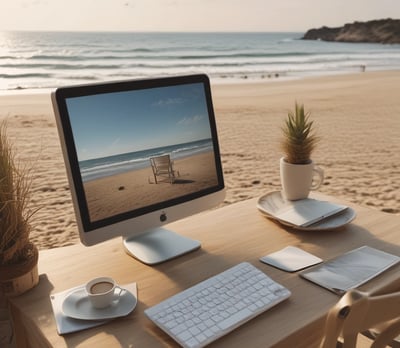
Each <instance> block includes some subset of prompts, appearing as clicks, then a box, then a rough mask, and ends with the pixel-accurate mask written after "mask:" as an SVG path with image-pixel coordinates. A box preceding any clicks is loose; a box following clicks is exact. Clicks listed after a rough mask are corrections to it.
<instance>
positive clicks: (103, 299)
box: [85, 277, 125, 308]
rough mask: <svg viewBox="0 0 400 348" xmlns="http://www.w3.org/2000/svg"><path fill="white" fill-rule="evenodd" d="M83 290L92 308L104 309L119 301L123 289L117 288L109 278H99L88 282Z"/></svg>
mask: <svg viewBox="0 0 400 348" xmlns="http://www.w3.org/2000/svg"><path fill="white" fill-rule="evenodd" d="M85 290H86V293H87V296H88V298H89V300H90V302H91V303H92V306H93V307H94V308H106V307H108V306H110V305H111V304H112V303H113V302H114V301H119V298H120V296H121V295H122V294H123V292H124V291H125V289H123V288H121V287H120V286H118V284H117V283H116V282H115V280H114V279H112V278H110V277H99V278H95V279H92V280H90V281H89V282H88V283H87V284H86V286H85Z"/></svg>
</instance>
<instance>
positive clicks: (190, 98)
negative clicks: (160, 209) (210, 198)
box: [66, 83, 218, 222]
mask: <svg viewBox="0 0 400 348" xmlns="http://www.w3.org/2000/svg"><path fill="white" fill-rule="evenodd" d="M66 105H67V109H68V113H69V115H70V122H71V130H72V134H73V140H74V144H75V149H76V153H77V157H78V163H79V170H80V175H81V179H82V184H83V188H84V194H85V199H86V205H87V210H88V214H89V219H90V221H91V222H97V221H100V220H103V219H107V218H109V217H114V216H117V215H119V214H124V213H126V212H136V213H137V215H140V214H141V213H142V212H143V209H149V208H150V209H151V208H152V207H153V208H156V207H157V205H160V203H163V206H165V205H167V206H168V202H171V205H172V204H174V203H176V201H177V200H179V199H181V198H182V197H186V196H188V195H191V194H195V193H201V192H203V191H204V192H205V191H207V190H208V189H210V188H212V187H215V186H217V185H218V176H217V169H216V164H215V156H214V152H213V142H212V134H211V127H210V124H209V115H208V108H207V102H206V98H205V92H204V86H203V84H201V83H193V84H185V85H176V86H165V87H156V88H148V89H138V90H129V91H122V92H114V93H103V94H102V93H100V94H93V95H89V96H81V97H71V98H67V100H66ZM162 155H169V158H170V163H169V166H170V168H171V171H172V178H171V174H167V175H165V173H164V175H161V176H156V175H154V174H155V172H154V170H153V168H152V165H151V160H150V159H151V158H155V157H159V156H162Z"/></svg>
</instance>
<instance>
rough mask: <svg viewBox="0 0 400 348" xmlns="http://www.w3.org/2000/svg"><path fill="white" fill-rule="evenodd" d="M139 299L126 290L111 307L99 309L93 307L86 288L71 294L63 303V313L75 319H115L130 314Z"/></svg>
mask: <svg viewBox="0 0 400 348" xmlns="http://www.w3.org/2000/svg"><path fill="white" fill-rule="evenodd" d="M136 303H137V299H136V297H135V296H133V294H132V293H131V292H130V291H128V290H125V291H124V293H123V294H122V295H121V297H120V298H119V301H118V302H117V301H115V302H113V303H112V304H111V305H110V306H109V307H106V308H102V309H97V308H94V307H92V305H91V303H90V300H89V298H88V297H87V294H86V291H85V289H84V288H82V289H79V290H76V291H74V292H72V293H71V294H69V295H68V296H67V297H66V298H65V299H64V302H63V304H62V311H63V313H64V314H65V315H66V316H68V317H70V318H74V319H81V320H104V319H114V318H118V317H123V316H125V315H128V314H129V313H130V312H132V311H133V309H134V308H135V307H136Z"/></svg>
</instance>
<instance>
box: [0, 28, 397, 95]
mask: <svg viewBox="0 0 400 348" xmlns="http://www.w3.org/2000/svg"><path fill="white" fill-rule="evenodd" d="M302 35H303V33H136V32H131V33H128V32H124V33H115V32H3V33H0V91H1V90H13V89H37V88H55V87H59V86H65V85H72V84H82V83H94V82H101V81H111V80H124V79H137V78H148V77H155V76H169V75H181V74H192V73H206V74H208V75H209V76H210V78H211V81H212V82H213V83H224V82H242V81H262V80H267V79H270V80H276V79H291V78H301V77H305V76H312V75H328V74H339V73H350V72H358V71H361V70H362V67H363V66H364V67H365V68H366V69H367V70H368V71H370V70H390V69H399V68H400V45H382V44H364V43H334V42H323V41H305V40H300V38H301V37H302Z"/></svg>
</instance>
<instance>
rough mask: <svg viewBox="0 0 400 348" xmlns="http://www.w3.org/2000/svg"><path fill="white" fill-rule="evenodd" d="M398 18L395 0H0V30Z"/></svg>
mask: <svg viewBox="0 0 400 348" xmlns="http://www.w3.org/2000/svg"><path fill="white" fill-rule="evenodd" d="M389 17H390V18H396V19H399V18H400V1H399V0H0V30H1V31H7V30H51V31H53V30H57V31H60V30H61V31H275V32H276V31H296V32H304V31H306V30H308V29H310V28H317V27H321V26H323V25H326V26H330V27H335V26H341V25H343V24H345V23H349V22H354V21H366V20H372V19H381V18H389Z"/></svg>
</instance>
